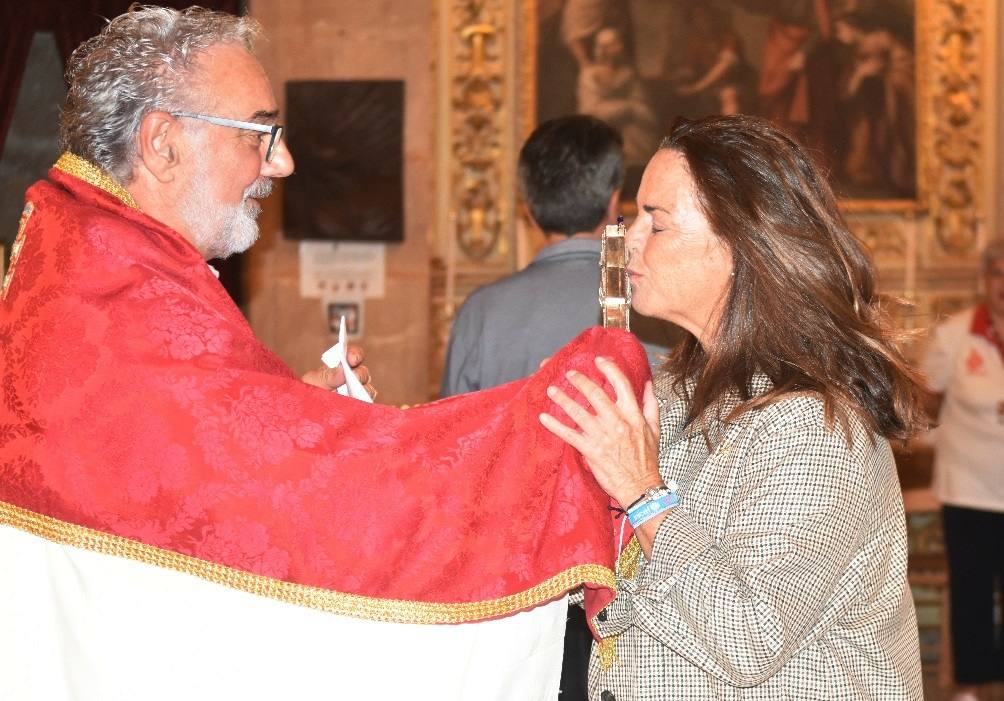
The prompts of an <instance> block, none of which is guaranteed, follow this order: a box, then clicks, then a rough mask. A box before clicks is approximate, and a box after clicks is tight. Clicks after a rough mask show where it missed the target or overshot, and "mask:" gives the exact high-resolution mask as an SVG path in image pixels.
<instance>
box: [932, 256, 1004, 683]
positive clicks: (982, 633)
mask: <svg viewBox="0 0 1004 701" xmlns="http://www.w3.org/2000/svg"><path fill="white" fill-rule="evenodd" d="M982 279H983V291H984V298H983V300H982V301H981V302H980V303H979V304H977V305H976V306H975V307H971V308H968V309H965V310H963V311H961V312H958V313H956V314H954V315H952V316H951V317H949V318H948V319H947V320H946V321H944V322H943V323H942V324H940V325H939V326H938V327H937V328H936V329H935V330H934V333H933V337H932V339H931V343H930V345H929V347H928V349H927V352H926V354H925V356H924V359H923V363H922V368H923V370H924V373H925V374H926V375H927V377H928V381H929V382H930V386H931V389H932V390H933V391H934V392H935V393H936V397H935V398H936V402H935V406H934V407H933V412H932V413H933V414H934V415H935V416H936V417H937V419H938V423H939V425H938V428H937V429H936V430H935V432H934V444H935V461H934V485H933V487H934V494H935V496H936V497H937V498H938V500H939V501H941V503H942V505H943V512H942V514H943V517H944V528H945V546H946V550H947V552H948V568H949V575H950V584H951V617H952V625H951V632H952V646H953V656H954V668H955V681H956V684H957V685H958V687H959V688H958V693H957V694H956V695H955V696H954V697H953V698H954V699H957V700H958V701H976V700H977V699H978V698H980V697H979V696H978V695H977V694H978V692H979V690H980V687H983V686H985V685H988V684H990V683H992V682H1000V681H1004V652H1002V650H1001V648H1000V642H999V641H1000V640H1001V636H1002V634H1004V630H1002V628H1001V623H1000V618H999V617H998V616H996V615H995V614H994V609H995V603H994V602H995V601H999V600H1000V599H999V598H998V597H999V596H1000V588H1001V587H1002V586H1004V479H1001V477H1002V476H1004V473H1002V471H1001V464H1002V461H1001V453H1002V451H1004V341H1002V339H1004V240H1000V239H998V240H996V241H993V242H991V243H990V244H989V245H988V246H987V247H986V248H985V249H984V251H983V256H982Z"/></svg>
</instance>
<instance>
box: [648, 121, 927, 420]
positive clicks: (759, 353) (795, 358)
mask: <svg viewBox="0 0 1004 701" xmlns="http://www.w3.org/2000/svg"><path fill="white" fill-rule="evenodd" d="M661 148H665V149H670V150H672V151H675V152H677V153H679V154H681V155H682V156H683V157H684V159H685V160H686V163H687V170H688V172H689V175H690V177H691V178H692V180H693V182H694V187H695V191H696V195H697V198H698V201H699V202H700V205H701V208H702V209H703V210H704V214H705V216H706V217H707V219H708V223H709V224H711V228H712V230H713V231H714V232H715V234H716V235H717V236H718V237H719V238H721V239H722V241H723V242H724V243H725V244H726V245H727V246H728V248H729V250H730V251H731V255H732V263H733V270H734V276H733V277H732V278H731V280H732V285H731V289H730V290H729V291H728V293H727V298H726V300H725V302H724V308H723V312H722V317H721V322H720V324H719V327H718V331H717V334H716V337H715V339H714V340H713V341H712V342H710V343H708V344H707V348H704V347H702V346H701V345H700V344H699V343H698V342H697V340H696V339H694V338H693V337H690V338H687V339H686V340H685V341H684V342H683V343H682V344H680V346H678V348H677V349H676V350H675V351H674V354H673V355H672V356H671V357H670V362H669V369H670V371H671V372H673V374H675V375H676V378H677V387H678V388H680V389H681V390H682V391H684V392H685V393H686V395H687V396H688V397H689V399H690V400H691V407H690V410H691V415H690V418H691V420H694V419H697V418H698V417H701V416H702V415H703V413H704V411H705V410H706V409H708V408H710V407H713V406H714V405H715V404H716V401H717V400H718V398H720V397H722V396H723V395H724V394H725V393H728V392H732V391H734V392H737V393H738V395H739V397H740V399H741V400H742V404H741V405H740V406H739V407H738V408H737V409H736V410H735V411H734V412H733V415H735V414H737V413H741V412H743V411H746V410H749V409H754V408H756V407H758V406H763V405H765V404H769V403H771V402H773V401H775V400H777V399H780V398H782V397H784V396H785V395H787V394H790V393H792V392H805V391H808V392H814V393H817V394H819V395H820V396H821V397H822V399H823V401H824V404H825V409H826V415H827V418H828V419H830V420H832V419H833V418H834V417H835V418H837V419H838V420H839V421H840V423H841V424H842V425H843V426H844V427H845V428H846V427H847V419H848V418H849V417H848V412H852V413H854V414H857V416H859V417H860V418H861V419H862V420H863V422H864V423H865V424H866V425H867V426H868V427H869V428H871V429H872V430H873V431H875V432H876V433H878V434H880V435H882V436H884V437H886V438H906V437H908V436H909V435H911V434H912V433H914V432H915V431H917V430H918V429H920V428H923V427H924V425H925V423H926V420H925V417H924V413H923V409H922V403H923V398H924V392H925V390H924V389H923V380H922V378H921V377H920V376H919V375H918V373H917V372H916V370H914V369H913V368H911V367H910V365H909V363H907V361H906V359H905V358H904V357H903V355H902V354H901V352H900V350H899V348H898V343H897V341H898V340H899V338H900V337H901V336H902V334H901V333H898V332H897V331H895V330H894V328H893V326H892V325H891V323H890V319H889V316H888V315H887V314H886V313H885V310H884V309H883V300H882V299H881V297H880V296H879V294H878V292H877V290H876V285H875V274H874V270H873V268H872V264H871V260H870V258H869V256H868V254H867V252H866V251H865V249H864V247H863V246H862V245H861V243H860V242H859V241H858V240H857V239H856V238H855V237H854V235H853V234H852V233H851V232H850V230H849V229H848V228H847V224H846V223H845V222H844V219H843V216H842V215H841V214H840V210H839V209H838V207H837V201H836V198H835V197H834V195H833V191H832V190H831V189H830V186H829V184H828V183H827V181H826V177H825V176H824V174H823V173H822V171H821V170H820V169H819V167H818V166H817V165H816V164H815V163H814V162H813V160H812V159H811V158H810V157H809V155H808V154H807V153H806V152H805V150H804V149H803V148H802V147H801V146H799V145H798V144H797V143H796V142H795V140H794V139H792V137H790V136H788V135H787V134H785V133H784V132H783V131H781V130H780V129H778V128H776V127H774V126H772V125H771V124H770V123H769V122H767V121H765V120H762V119H758V118H755V117H748V116H730V117H708V118H704V119H699V120H696V121H687V120H681V121H680V122H678V123H677V125H676V126H675V127H674V128H673V131H672V132H671V134H670V135H669V137H667V138H666V140H665V141H664V142H663V144H662V146H661ZM665 274H667V275H672V271H666V273H665ZM757 372H761V373H764V374H765V375H767V377H769V378H770V380H771V381H772V383H773V388H772V389H771V390H770V391H769V392H768V393H767V394H766V395H764V396H762V397H755V396H752V395H751V390H750V387H751V381H752V379H753V375H754V373H757ZM691 383H693V384H691ZM688 387H691V388H692V389H688ZM847 435H848V438H850V434H849V433H848V434H847Z"/></svg>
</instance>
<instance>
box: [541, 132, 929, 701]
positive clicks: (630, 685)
mask: <svg viewBox="0 0 1004 701" xmlns="http://www.w3.org/2000/svg"><path fill="white" fill-rule="evenodd" d="M627 241H628V248H629V251H630V253H631V262H630V264H629V269H630V275H631V283H632V291H633V301H632V304H633V306H634V308H635V309H637V310H638V311H639V312H641V313H643V314H646V315H650V316H656V317H660V318H663V319H667V320H669V321H672V322H674V323H676V324H678V325H679V326H681V327H683V328H684V329H685V330H686V331H688V332H689V334H690V335H689V336H688V337H687V339H686V340H685V341H684V342H683V343H682V344H681V345H680V346H679V347H678V348H677V349H676V350H675V351H674V353H673V354H672V355H671V357H670V358H669V360H668V362H667V365H666V368H665V372H664V373H661V374H660V375H659V376H657V377H656V379H655V383H654V384H655V388H654V391H653V389H651V388H650V389H648V390H647V391H646V395H645V400H644V402H643V404H642V406H639V405H638V404H637V402H635V400H634V398H633V396H632V395H631V393H630V389H629V387H628V385H627V383H626V382H625V380H624V377H623V375H622V374H621V372H620V371H619V370H618V369H617V368H616V367H615V366H614V365H613V363H611V362H609V361H606V360H604V359H602V358H598V359H597V361H596V363H597V365H598V366H599V368H600V369H601V370H602V372H603V374H604V375H605V376H606V377H607V379H608V380H609V381H610V383H611V385H612V387H613V389H614V392H615V395H616V399H611V398H609V397H608V395H607V393H606V392H605V391H604V390H603V389H601V388H600V387H599V386H597V385H596V384H595V383H593V382H590V381H588V380H587V379H585V378H584V377H582V376H581V375H573V376H572V377H571V378H570V379H571V380H572V383H573V384H574V385H575V386H576V387H577V388H578V389H579V390H580V391H581V393H582V396H583V399H582V401H583V403H581V404H580V403H579V402H578V401H576V400H574V399H572V398H571V397H569V396H567V395H566V394H564V393H563V392H561V391H560V390H557V389H556V388H551V389H549V390H548V394H549V396H551V398H552V399H553V400H554V401H555V403H556V405H557V406H558V407H560V408H561V409H562V410H563V411H564V412H565V414H567V416H568V417H570V420H571V423H573V424H574V426H571V427H570V426H568V425H566V424H565V423H562V422H561V421H559V420H558V419H556V418H555V417H553V416H551V415H549V414H543V415H541V421H542V422H543V423H544V425H545V426H547V427H548V428H549V429H550V430H551V431H553V432H554V433H556V434H557V435H558V436H560V437H561V438H563V439H564V440H565V441H567V442H568V443H569V444H570V445H572V446H573V447H575V448H576V449H578V450H579V451H580V452H581V453H582V454H583V456H584V457H585V458H586V460H587V462H588V464H589V467H590V469H591V470H592V472H593V474H594V475H595V477H596V479H597V480H598V482H599V484H600V486H602V487H603V489H604V490H605V491H606V492H607V493H608V494H609V495H610V496H611V497H612V498H613V499H614V500H616V501H617V502H618V503H619V504H620V505H621V506H622V507H623V508H624V509H625V510H626V512H627V513H626V517H627V518H628V519H629V520H630V522H631V525H632V526H633V528H634V533H635V536H636V537H637V542H638V544H639V545H640V554H639V557H638V560H639V561H638V562H637V564H636V565H634V564H632V563H627V564H625V566H623V567H622V569H621V571H620V577H621V579H620V582H619V589H620V592H619V595H618V597H617V599H616V600H615V601H614V602H613V603H612V604H611V605H610V606H609V607H608V608H607V609H606V611H604V612H603V613H601V614H600V615H599V616H597V618H596V619H595V620H594V621H593V623H594V625H595V626H596V628H597V630H598V631H599V633H600V634H601V636H602V637H603V638H604V641H603V643H602V644H600V645H597V646H594V654H593V659H592V662H591V669H590V697H591V698H594V699H599V700H601V701H615V700H619V701H626V700H627V699H667V698H686V699H703V698H728V699H795V698H797V699H803V698H833V699H837V698H839V699H851V698H868V699H879V698H888V699H907V698H910V699H912V698H921V693H922V692H921V677H920V660H919V655H918V648H917V628H916V620H915V614H914V609H913V603H912V600H911V596H910V590H909V587H908V586H907V581H906V557H907V547H906V529H905V522H904V515H903V505H902V498H901V495H900V490H899V485H898V483H897V479H896V470H895V465H894V462H893V456H892V452H891V450H890V447H889V440H891V439H901V438H905V437H906V436H908V435H911V434H912V433H913V432H914V431H915V430H916V429H917V428H919V427H920V426H921V425H922V424H923V422H924V413H923V409H922V406H921V405H922V401H921V400H922V397H923V389H922V383H921V381H920V380H919V378H918V376H917V375H916V374H915V372H914V371H913V370H912V369H911V368H910V367H909V366H908V365H907V363H906V362H905V360H904V359H903V357H902V356H901V355H900V353H899V351H898V350H897V347H896V344H895V336H894V334H893V333H892V332H891V331H890V329H889V327H888V326H887V323H886V319H885V316H884V314H883V312H882V308H881V304H880V301H879V297H878V295H877V293H876V290H875V281H874V274H873V271H872V267H871V263H870V261H869V259H868V256H867V255H866V253H865V252H864V250H863V249H862V247H861V245H860V244H859V243H858V241H857V240H856V239H855V238H854V236H853V235H852V234H851V233H850V232H849V231H848V229H847V226H846V224H845V223H844V221H843V219H842V217H841V215H840V213H839V211H838V209H837V204H836V200H835V198H834V196H833V193H832V191H831V189H830V187H829V185H828V184H827V183H826V180H825V177H824V176H823V174H822V173H821V172H820V171H819V169H818V168H817V167H816V166H815V165H814V163H813V162H812V160H811V159H810V158H809V157H808V156H807V155H806V153H805V152H804V151H803V150H802V148H801V147H799V146H798V145H797V144H796V143H795V142H794V141H793V140H792V139H791V138H790V137H788V136H787V135H785V134H784V133H783V132H781V131H779V130H778V129H776V128H774V127H772V126H771V125H770V124H769V123H767V122H765V121H763V120H760V119H756V118H752V117H744V116H732V117H712V118H706V119H702V120H698V121H693V122H682V123H680V124H678V125H677V126H676V127H675V128H674V130H673V132H672V134H671V135H670V136H669V137H668V138H667V139H666V140H665V141H664V142H663V144H662V147H661V148H660V149H659V151H658V152H657V153H656V154H655V156H654V157H653V158H652V160H651V161H650V162H649V164H648V167H647V168H646V171H645V175H644V177H643V179H642V184H641V188H640V190H639V193H638V217H637V219H636V220H635V222H634V223H633V225H632V226H631V228H630V230H629V232H628V239H627ZM627 552H628V553H630V552H631V549H630V548H629V549H628V551H627ZM629 575H630V576H629Z"/></svg>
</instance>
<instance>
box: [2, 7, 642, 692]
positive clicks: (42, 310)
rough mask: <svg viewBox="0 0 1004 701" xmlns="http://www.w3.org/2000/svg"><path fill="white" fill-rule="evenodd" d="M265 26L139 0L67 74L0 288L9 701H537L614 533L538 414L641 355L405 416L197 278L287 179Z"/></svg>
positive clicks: (606, 577) (609, 584)
mask: <svg viewBox="0 0 1004 701" xmlns="http://www.w3.org/2000/svg"><path fill="white" fill-rule="evenodd" d="M256 31H257V25H256V24H255V23H254V21H253V20H250V19H247V18H239V17H234V16H232V15H227V14H222V13H216V12H210V11H207V10H203V9H200V8H191V9H188V10H185V11H181V12H179V11H176V10H169V9H165V8H159V7H143V6H133V8H132V9H130V11H128V12H127V13H125V14H123V15H121V16H119V17H116V18H114V19H112V20H111V21H110V22H109V23H108V25H107V26H106V27H105V29H104V30H103V31H102V32H101V33H100V34H99V35H98V36H97V37H95V38H93V39H91V40H89V41H87V42H86V43H84V44H83V45H82V46H81V47H80V48H79V49H78V50H77V51H76V52H75V53H74V55H73V57H72V59H71V61H70V67H69V70H68V77H69V80H70V89H69V95H68V98H67V102H66V106H65V109H64V111H63V122H62V130H61V134H62V137H61V138H62V141H63V145H64V147H65V149H66V152H65V153H64V154H63V155H62V156H61V157H60V158H59V160H58V162H57V163H56V164H55V166H54V167H53V168H52V169H51V170H50V171H49V173H48V177H47V179H45V180H43V181H40V182H38V183H36V184H35V185H33V186H32V187H31V188H29V190H28V191H27V193H26V196H25V201H26V205H25V209H24V212H23V214H22V216H21V221H20V225H19V228H18V234H17V237H16V243H15V245H14V248H13V256H12V262H11V266H10V269H9V274H8V275H7V276H6V278H5V280H4V282H3V287H2V291H0V347H2V349H3V351H2V353H0V571H2V572H3V576H2V577H0V627H2V629H3V634H2V635H0V699H18V701H64V700H66V701H69V700H70V699H73V701H118V700H126V699H128V700H129V701H132V700H133V699H144V701H151V700H160V699H163V700H164V701H167V700H169V699H170V700H173V699H179V698H196V699H209V698H221V699H223V698H241V699H275V698H296V699H307V698H345V699H348V698H395V699H396V698H409V699H423V698H428V699H433V698H434V699H437V701H439V700H441V699H456V700H457V701H462V700H464V699H471V698H477V699H481V700H491V699H496V700H498V701H502V700H503V699H520V700H521V701H525V700H534V699H540V701H545V700H547V699H554V698H555V696H556V695H557V689H558V676H559V673H560V664H561V651H562V634H563V630H564V622H565V612H566V609H567V603H566V599H567V594H568V592H570V591H572V590H575V589H579V588H582V587H585V588H586V593H585V595H584V596H585V605H586V608H587V610H588V611H590V613H591V615H596V614H597V613H598V612H599V610H600V609H601V608H602V607H603V606H605V605H606V604H608V603H609V602H610V600H612V598H613V597H614V594H615V576H614V561H615V559H616V552H615V550H616V539H615V537H614V517H613V516H612V515H611V512H610V511H609V509H608V508H607V507H608V505H609V500H608V498H607V497H606V495H605V494H604V493H603V492H602V490H600V489H599V487H598V485H596V484H595V481H592V482H591V481H589V480H588V479H586V478H584V475H585V472H584V470H583V466H582V462H581V459H579V458H578V457H577V454H575V453H574V452H573V451H568V450H565V449H564V446H563V444H562V443H561V441H560V440H558V439H557V438H554V437H552V436H551V435H550V434H549V433H548V432H547V431H546V429H544V428H543V427H539V425H538V422H537V421H535V420H533V418H532V417H535V416H536V414H537V412H538V411H539V410H540V408H541V406H542V400H540V399H539V398H540V397H543V396H544V395H543V388H544V386H545V385H546V384H548V383H552V382H561V381H562V380H561V378H562V377H564V373H565V372H566V371H571V370H573V369H574V370H576V371H578V372H579V373H580V374H584V375H590V374H592V376H594V377H596V378H597V379H598V371H597V370H596V367H595V365H594V363H593V362H592V359H593V357H594V356H595V355H598V354H602V355H603V356H605V357H611V358H614V359H615V360H618V361H619V362H621V363H622V364H623V365H625V366H626V371H627V372H629V373H631V375H632V377H633V378H634V379H633V381H634V386H635V389H636V391H637V393H638V394H639V395H640V393H641V390H642V386H643V384H644V382H645V380H646V378H647V376H648V368H647V364H646V363H645V358H644V352H643V350H642V349H641V348H640V347H639V346H638V345H637V343H636V342H635V341H633V340H632V339H631V337H630V336H629V335H627V334H621V335H618V334H616V333H614V332H613V331H610V332H607V333H604V332H603V331H602V330H596V331H593V332H590V333H587V334H584V335H583V336H582V337H581V340H580V341H579V342H577V343H578V345H575V344H573V345H571V346H570V347H568V348H566V349H563V350H561V351H559V352H558V353H557V354H556V355H555V357H554V359H553V360H552V361H551V363H549V366H548V367H547V368H544V369H542V370H540V371H539V372H538V373H537V374H536V376H535V377H533V378H530V379H528V380H526V381H523V382H515V383H509V384H508V385H506V387H504V388H500V389H498V390H496V391H494V392H492V393H472V394H470V395H467V396H466V397H460V398H456V399H453V400H450V401H445V402H438V403H434V404H431V405H426V406H417V407H412V408H410V409H408V410H407V411H405V410H404V409H399V408H396V407H387V406H379V405H375V404H371V403H367V402H363V401H358V399H355V398H352V397H351V396H349V397H343V396H339V395H338V394H337V393H334V392H329V391H323V390H324V389H331V388H332V387H334V386H336V385H339V384H341V382H342V379H343V374H344V371H343V369H342V368H338V369H336V370H333V371H330V372H327V373H325V374H320V373H315V374H314V375H313V376H308V377H307V378H304V379H305V380H308V381H302V380H301V379H300V378H297V377H296V376H295V375H294V374H293V372H292V371H291V370H290V369H289V368H288V367H287V366H286V365H285V363H283V362H282V361H281V360H280V359H279V358H278V357H276V356H275V355H274V354H273V353H272V352H271V351H269V350H268V349H267V348H266V347H265V346H264V345H263V344H262V343H261V342H260V341H258V340H257V339H256V338H255V335H254V333H253V332H252V330H251V328H250V327H249V325H248V323H247V321H246V320H245V319H244V317H243V315H242V314H241V313H240V310H239V309H237V307H236V306H235V305H234V304H233V302H232V301H231V300H230V298H229V297H228V296H227V294H226V292H225V291H224V290H223V288H222V286H221V285H220V284H219V281H218V280H217V279H216V277H215V276H214V274H213V271H212V270H211V268H210V267H209V266H208V265H207V263H206V261H207V260H208V259H211V258H217V257H225V256H227V255H230V254H232V253H235V252H238V251H243V250H245V249H247V248H248V247H249V246H251V245H252V243H253V242H254V240H255V238H256V236H257V233H258V232H257V225H256V223H255V218H256V216H257V214H258V213H259V211H260V206H259V203H258V199H259V198H262V197H264V196H266V195H267V194H268V192H269V190H270V188H271V182H272V180H273V179H274V178H281V177H285V176H287V175H289V174H290V173H291V172H292V170H293V158H292V156H291V155H290V153H289V151H288V149H287V147H286V144H285V143H284V141H283V139H282V127H281V126H280V125H279V123H278V122H277V116H278V105H277V103H276V99H275V96H274V95H273V92H272V88H271V87H270V85H269V81H268V79H267V77H266V75H265V72H264V70H263V68H262V66H261V64H260V63H259V62H258V61H257V60H256V59H255V58H254V56H253V55H252V54H251V52H250V49H251V41H252V39H253V37H254V35H255V33H256ZM319 350H320V349H319ZM340 360H341V362H342V363H345V364H352V356H351V355H350V356H349V358H346V357H345V356H342V357H341V358H340ZM360 360H361V355H360V354H359V353H358V352H356V353H355V363H356V364H358V362H359V361H360ZM356 370H357V371H358V379H360V380H362V381H363V382H364V383H366V382H368V373H367V372H366V370H365V368H361V367H357V368H356ZM312 384H316V385H319V386H311V385H312ZM370 390H372V388H370ZM534 400H536V402H537V403H536V404H534ZM528 417H530V419H529V420H528ZM438 624H464V625H438ZM389 670H390V671H392V673H388V671H389Z"/></svg>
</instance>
